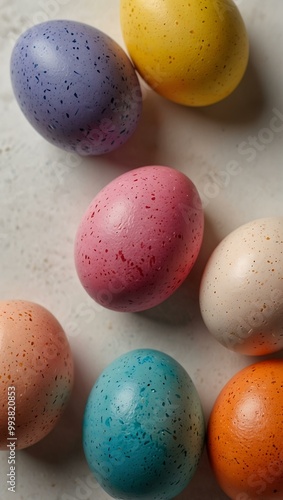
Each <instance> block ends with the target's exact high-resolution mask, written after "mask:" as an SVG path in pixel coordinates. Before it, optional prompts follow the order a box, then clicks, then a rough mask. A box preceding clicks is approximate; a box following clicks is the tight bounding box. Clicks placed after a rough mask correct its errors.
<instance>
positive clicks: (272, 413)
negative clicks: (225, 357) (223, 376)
mask: <svg viewBox="0 0 283 500" xmlns="http://www.w3.org/2000/svg"><path fill="white" fill-rule="evenodd" d="M282 416H283V360H282V359H273V360H269V361H262V362H260V363H256V364H253V365H251V366H248V367H246V368H244V369H243V370H241V371H240V372H238V373H237V374H236V375H234V377H233V378H232V379H231V380H230V381H229V382H228V383H227V384H226V386H225V387H224V388H223V389H222V391H221V393H220V395H219V396H218V398H217V400H216V402H215V404H214V407H213V409H212V412H211V415H210V419H209V424H208V438H207V447H208V453H209V457H210V461H211V465H212V469H213V471H214V473H215V475H216V478H217V480H218V482H219V484H220V486H221V487H222V489H223V490H224V491H225V493H226V494H227V495H228V496H229V498H231V499H232V500H277V499H278V500H279V499H280V500H282V498H283V426H282Z"/></svg>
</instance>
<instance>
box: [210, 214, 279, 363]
mask: <svg viewBox="0 0 283 500" xmlns="http://www.w3.org/2000/svg"><path fill="white" fill-rule="evenodd" d="M200 307H201V312H202V316H203V319H204V322H205V323H206V325H207V328H208V329H209V330H210V332H211V333H212V334H213V335H214V336H215V337H216V339H217V340H218V341H219V342H221V343H222V344H223V345H224V346H226V347H228V348H230V349H232V350H235V351H237V352H240V353H243V354H248V355H263V354H269V353H272V352H276V351H279V350H280V349H282V348H283V217H269V218H264V219H257V220H254V221H251V222H248V223H247V224H244V225H243V226H240V227H238V228H237V229H236V230H235V231H233V232H232V233H230V234H229V235H228V236H226V238H224V240H223V241H222V242H221V243H220V244H219V245H218V246H217V248H216V249H215V250H214V252H213V253H212V255H211V257H210V259H209V260H208V263H207V265H206V268H205V270H204V274H203V277H202V282H201V287H200Z"/></svg>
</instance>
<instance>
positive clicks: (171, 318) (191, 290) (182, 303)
mask: <svg viewBox="0 0 283 500" xmlns="http://www.w3.org/2000/svg"><path fill="white" fill-rule="evenodd" d="M221 239H222V237H221V236H220V235H219V234H218V233H217V231H216V229H215V227H214V224H213V221H212V220H211V218H210V216H209V215H207V214H205V224H204V235H203V242H202V246H201V249H200V252H199V255H198V258H197V260H196V263H195V265H194V267H193V269H192V270H191V272H190V274H189V275H188V277H187V278H186V279H185V281H184V282H183V283H182V285H181V286H180V287H179V288H178V289H177V290H176V291H175V292H174V293H173V294H172V295H171V296H170V297H169V298H168V299H166V300H165V301H164V302H162V303H161V304H159V305H157V306H155V307H152V308H151V309H147V310H145V311H141V312H138V313H135V314H138V315H141V316H143V317H145V318H147V319H150V320H151V321H154V322H159V323H163V324H167V325H180V326H185V325H187V324H189V323H191V322H192V321H194V320H197V319H199V317H200V308H199V287H200V282H201V278H202V274H203V271H204V268H205V265H206V263H207V261H208V259H209V257H210V255H211V253H212V251H213V250H214V248H215V247H216V246H217V245H218V243H219V242H220V241H221Z"/></svg>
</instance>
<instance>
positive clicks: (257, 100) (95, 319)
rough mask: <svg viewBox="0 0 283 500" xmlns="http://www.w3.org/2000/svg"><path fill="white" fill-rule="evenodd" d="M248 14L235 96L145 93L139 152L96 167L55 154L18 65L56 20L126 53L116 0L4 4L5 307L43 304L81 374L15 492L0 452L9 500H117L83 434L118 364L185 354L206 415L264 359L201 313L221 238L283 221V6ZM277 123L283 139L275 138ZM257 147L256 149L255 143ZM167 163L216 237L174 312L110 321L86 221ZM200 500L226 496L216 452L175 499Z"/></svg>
mask: <svg viewBox="0 0 283 500" xmlns="http://www.w3.org/2000/svg"><path fill="white" fill-rule="evenodd" d="M237 4H238V5H239V8H240V10H241V12H242V14H243V17H244V20H245V22H246V26H247V29H248V32H249V36H250V40H251V59H250V64H249V68H248V71H247V73H246V76H245V78H244V80H243V82H242V83H241V85H240V87H239V88H238V89H237V90H236V91H235V92H234V94H233V95H232V96H230V97H229V98H228V99H226V100H225V101H223V102H222V103H219V104H217V105H214V106H212V107H209V108H205V109H188V108H183V107H181V106H178V105H175V104H173V103H170V102H168V101H165V100H164V99H162V98H160V97H158V96H157V95H156V94H154V93H153V92H152V91H149V90H147V89H144V112H143V117H142V120H141V123H140V125H139V128H138V130H137V132H136V133H135V135H134V136H133V137H132V138H131V140H130V141H129V142H128V143H127V144H126V145H125V146H123V147H122V148H121V149H120V150H118V151H116V152H115V153H111V154H109V155H107V156H105V157H100V158H92V159H86V158H79V157H75V156H73V155H70V154H66V153H64V152H63V151H61V150H59V149H56V148H54V147H52V146H51V145H50V144H48V143H47V142H45V141H44V140H43V139H42V138H41V137H40V136H39V135H38V134H37V133H36V132H35V131H34V130H33V129H32V128H31V126H30V125H29V124H28V122H27V121H26V120H25V118H24V116H23V115H22V114H21V112H20V110H19V108H18V106H17V104H16V102H15V99H14V98H13V95H12V90H11V85H10V77H9V59H10V54H11V50H12V47H13V43H14V42H15V40H16V38H17V36H19V34H20V33H21V32H22V31H23V30H24V29H25V28H27V27H28V26H30V25H33V24H35V23H38V22H41V21H44V20H47V19H52V18H68V19H75V20H78V21H82V22H87V23H90V24H93V25H95V26H96V27H98V28H100V29H102V30H103V31H105V32H107V33H108V34H109V35H110V36H112V37H113V38H114V39H115V40H116V41H117V42H118V43H121V44H122V45H123V42H122V35H121V31H120V25H119V2H118V0H110V1H107V2H106V1H105V0H92V1H90V0H81V1H80V2H79V6H78V2H77V1H75V0H46V1H45V0H40V1H38V0H24V1H21V2H20V1H19V0H18V1H16V0H12V1H11V0H1V3H0V7H1V11H0V16H1V17H0V35H1V37H2V39H1V45H0V53H1V87H0V116H1V121H0V254H1V261H0V273H1V274H0V299H6V298H22V299H27V300H33V301H37V302H39V303H41V304H42V305H44V306H45V307H47V308H49V309H50V311H51V312H52V313H53V314H54V315H55V316H56V317H57V318H58V320H59V321H60V322H61V323H62V325H63V327H64V329H65V331H66V333H67V335H68V336H69V339H70V343H71V346H72V348H73V352H74V357H75V360H76V367H77V370H76V384H75V390H74V393H73V397H72V400H71V402H70V406H69V409H68V410H67V412H66V414H65V416H64V418H63V420H62V421H61V423H60V424H59V425H58V426H57V428H56V429H55V430H54V432H52V433H51V434H50V435H49V436H48V437H47V438H46V439H45V440H43V441H42V442H41V443H39V444H38V445H35V446H34V447H32V448H30V449H28V450H25V451H20V452H17V456H16V458H17V488H16V493H15V494H14V493H9V492H8V491H7V484H6V473H7V471H8V465H7V454H6V452H2V453H1V455H0V462H1V463H0V467H1V473H0V477H1V484H0V498H1V500H6V499H9V498H14V499H15V500H20V499H22V500H38V499H39V498H40V499H42V500H49V499H52V500H82V499H84V500H88V499H90V500H106V499H107V498H110V497H108V496H107V495H106V494H105V493H104V492H103V491H102V490H101V489H100V488H99V487H98V486H97V485H96V484H95V482H94V480H92V479H91V475H90V472H89V470H88V467H87V464H86V462H85V460H84V457H83V453H82V449H81V436H80V431H81V419H82V412H83V408H84V405H85V401H86V397H87V395H88V392H89V390H90V388H91V386H92V385H93V383H94V380H95V378H96V377H97V375H98V374H99V372H100V371H101V370H102V368H103V367H104V366H105V365H106V364H107V363H108V362H110V361H112V360H113V359H114V358H115V357H116V356H117V355H119V354H121V353H123V352H125V351H127V350H129V349H133V348H136V347H152V348H157V349H161V350H163V351H165V352H167V353H168V354H171V355H172V356H174V357H175V358H176V359H177V360H178V361H179V362H181V363H182V364H183V365H184V367H185V368H186V369H187V371H188V372H189V374H190V375H191V377H192V378H193V380H194V382H195V384H196V386H197V389H198V391H199V393H200V396H201V399H202V403H203V407H204V410H205V414H206V417H207V416H208V415H209V412H210V409H211V407H212V404H213V401H214V400H215V398H216V396H217V394H218V392H219V390H220V389H221V387H222V386H223V385H224V383H225V382H226V381H227V380H228V379H229V378H230V376H232V375H233V374H234V373H235V372H236V371H237V370H238V369H240V368H241V367H243V366H245V365H247V364H249V363H251V362H252V361H254V358H247V357H244V356H241V355H237V354H235V353H233V352H230V351H228V350H226V349H225V348H224V347H221V346H220V345H218V343H217V342H216V341H215V340H214V339H213V338H212V337H211V336H210V335H209V334H208V332H207V331H206V329H205V327H204V326H203V323H202V321H201V319H200V316H199V309H198V283H199V278H200V275H201V272H202V270H203V266H204V263H205V261H206V260H207V257H208V256H209V254H210V253H211V251H212V249H213V248H214V247H215V246H216V244H217V243H218V242H219V241H220V240H221V239H222V237H224V236H225V235H226V234H228V233H229V232H230V231H231V230H233V229H234V228H236V227H237V226H239V225H240V224H243V223H245V222H247V221H249V220H251V219H254V218H258V217H264V216H269V215H282V214H283V201H282V192H283V168H282V156H283V146H282V144H283V93H282V80H283V57H282V36H283V35H282V34H283V29H282V24H283V21H282V19H283V3H282V0H270V2H266V1H265V0H246V1H238V2H237ZM276 110H277V111H276ZM276 113H277V120H276V125H277V128H278V131H277V132H272V131H271V132H270V130H271V129H270V126H271V125H273V124H274V123H275V121H271V120H273V117H275V116H276ZM280 113H281V115H280ZM274 120H275V118H274ZM279 126H281V130H279ZM264 129H269V132H268V131H266V130H264ZM253 138H254V139H253ZM253 140H255V141H256V142H255V143H254V144H255V145H254V146H250V145H248V143H249V142H250V141H253ZM241 143H245V144H241ZM248 148H250V149H249V150H248ZM231 162H233V163H231ZM158 163H159V164H165V165H170V166H173V167H175V168H178V169H179V170H181V171H182V172H184V173H186V174H187V175H188V176H189V177H191V179H192V180H193V181H194V182H195V184H196V186H197V188H198V189H199V191H200V193H201V196H202V199H203V201H204V205H205V212H206V229H205V239H204V245H203V248H202V252H201V255H200V258H199V259H198V262H197V265H196V267H195V269H194V271H193V273H192V275H191V277H190V278H189V279H188V280H187V281H186V283H185V285H184V286H182V288H181V289H180V290H179V291H178V292H177V293H176V294H175V295H174V296H173V297H172V298H171V299H169V300H168V301H167V303H166V304H163V305H161V306H159V307H157V308H155V309H153V310H151V311H148V312H145V313H140V314H121V313H115V312H111V311H108V310H104V309H102V308H101V307H98V306H97V305H96V304H94V303H93V302H92V301H91V299H89V298H88V296H87V295H86V293H85V292H84V290H83V289H82V287H81V285H80V284H79V282H78V279H77V277H76V274H75V270H74V265H73V241H74V233H75V231H76V228H77V225H78V222H79V220H80V218H81V216H82V214H83V212H84V210H85V208H86V207H87V206H88V204H89V202H90V201H91V199H92V198H93V197H94V196H95V194H96V193H97V192H98V191H99V190H100V188H101V187H103V186H104V185H105V184H106V183H107V182H109V181H110V180H112V179H113V178H114V177H115V176H117V175H118V174H120V173H123V172H125V171H126V170H128V169H129V168H133V167H137V166H141V165H147V164H158ZM280 355H282V354H278V355H277V356H280ZM188 498H190V500H225V499H226V498H227V497H226V496H225V495H224V494H223V493H221V491H220V490H219V488H218V487H217V485H216V484H215V481H214V479H213V477H212V474H211V472H210V470H209V467H208V464H207V459H206V456H205V454H204V458H203V461H202V463H201V466H200V468H199V471H198V472H197V474H196V476H195V478H194V479H193V481H192V483H191V484H190V485H189V487H188V488H187V490H186V491H185V492H184V493H183V494H182V495H180V496H179V497H178V499H177V500H186V499H188Z"/></svg>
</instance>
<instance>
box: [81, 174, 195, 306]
mask: <svg viewBox="0 0 283 500" xmlns="http://www.w3.org/2000/svg"><path fill="white" fill-rule="evenodd" d="M203 224H204V221H203V210H202V207H201V202H200V198H199V195H198V192H197V190H196V188H195V186H194V184H193V183H192V182H191V180H190V179H189V178H188V177H186V176H185V175H184V174H182V173H181V172H178V171H176V170H174V169H172V168H169V167H163V166H148V167H141V168H138V169H135V170H132V171H130V172H127V173H125V174H123V175H122V176H120V177H118V178H116V179H114V181H112V182H111V183H110V184H108V186H106V187H105V188H104V189H103V190H102V191H100V193H98V195H97V196H96V197H95V198H94V200H93V201H92V203H91V204H90V206H89V207H88V209H87V211H86V213H85V215H84V216H83V218H82V221H81V223H80V226H79V228H78V232H77V235H76V242H75V262H76V268H77V272H78V275H79V278H80V280H81V282H82V284H83V286H84V288H85V289H86V291H87V292H88V293H89V295H91V297H93V298H94V299H95V300H96V301H97V302H99V303H100V304H101V305H103V306H105V307H109V308H110V309H114V310H118V311H139V310H144V309H147V308H150V307H153V306H154V305H157V304H159V303H160V302H162V301H163V300H165V299H166V298H168V297H169V296H170V295H171V294H172V293H173V292H174V291H175V290H176V289H177V288H178V287H179V286H180V285H181V283H182V282H183V281H184V279H185V278H186V277H187V275H188V273H189V272H190V270H191V269H192V267H193V265H194V263H195V261H196V258H197V256H198V253H199V250H200V246H201V242H202V236H203Z"/></svg>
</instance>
